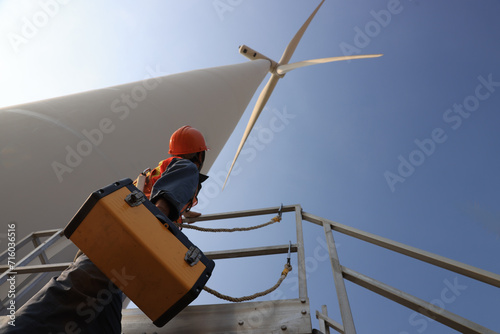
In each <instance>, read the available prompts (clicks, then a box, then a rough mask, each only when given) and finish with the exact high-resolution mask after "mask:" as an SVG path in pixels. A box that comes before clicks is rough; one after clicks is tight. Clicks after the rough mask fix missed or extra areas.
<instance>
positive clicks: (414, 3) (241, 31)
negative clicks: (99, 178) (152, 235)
mask: <svg viewBox="0 0 500 334" xmlns="http://www.w3.org/2000/svg"><path fill="white" fill-rule="evenodd" d="M54 3H55V2H54V1H50V0H45V1H40V2H38V1H2V2H1V3H0V22H2V23H1V31H0V36H1V38H0V48H1V50H2V53H1V55H0V73H1V75H0V89H1V92H2V95H1V99H0V106H9V105H13V104H18V103H24V102H30V101H34V100H39V99H44V98H50V97H55V96H62V95H67V94H70V93H76V92H80V91H85V90H90V89H96V88H102V87H108V86H112V85H117V84H121V83H128V82H132V81H137V80H141V79H143V78H144V76H145V75H147V74H148V73H147V69H148V68H155V69H157V70H158V71H159V72H160V73H162V74H172V73H179V72H183V71H188V70H193V69H199V68H206V67H214V66H221V65H227V64H236V63H241V62H245V61H247V60H246V58H243V57H242V56H241V55H239V54H238V46H239V45H241V44H246V45H248V46H251V47H253V48H254V49H256V50H258V51H260V52H261V53H263V54H265V55H266V56H268V57H270V58H273V59H275V60H279V58H280V57H281V54H282V52H283V51H284V49H285V47H286V45H287V44H288V42H289V40H290V39H291V38H292V37H293V35H294V34H295V32H296V31H297V30H298V29H299V27H300V26H301V25H302V23H303V22H304V21H305V19H306V18H307V17H308V16H309V14H310V13H311V12H312V11H313V10H314V8H315V6H316V5H317V4H318V3H319V1H299V0H294V1H283V0H279V1H278V0H275V1H265V0H232V1H229V0H211V1H199V0H195V1H189V2H188V1H144V2H139V1H112V2H106V3H105V4H102V3H101V2H98V1H77V0H73V1H67V2H65V1H61V2H60V3H59V2H58V5H57V6H56V5H54ZM49 4H50V5H49ZM43 11H45V12H46V13H49V14H50V15H49V16H47V17H49V18H48V19H47V20H46V21H44V20H42V21H36V20H37V17H38V19H41V16H40V15H42V14H40V13H42V12H43ZM499 11H500V4H499V3H498V2H496V1H493V0H485V1H480V2H478V1H474V2H473V1H465V0H458V1H454V2H450V1H442V0H438V1H421V0H401V1H395V0H380V1H379V0H376V1H361V0H358V1H355V0H350V1H347V0H337V1H332V0H327V1H326V2H325V4H324V5H323V7H322V8H321V10H320V11H319V12H318V14H317V15H316V18H315V19H314V20H313V22H312V23H311V25H310V27H309V29H308V30H307V32H306V34H305V35H304V37H303V39H302V41H301V43H300V44H299V46H298V48H297V50H296V52H295V54H294V56H293V57H292V60H291V61H292V62H294V61H300V60H306V59H314V58H322V57H333V56H342V55H344V54H346V53H347V54H350V53H352V54H372V53H383V54H384V56H383V57H381V58H377V59H367V60H355V61H350V62H336V63H331V64H323V65H317V66H313V67H308V68H303V69H298V70H295V71H293V72H291V73H288V74H287V75H286V76H285V77H284V78H283V79H282V80H280V82H279V83H278V86H277V87H276V89H275V91H274V93H273V95H272V97H271V99H270V100H269V102H268V104H267V108H266V109H265V110H264V112H263V113H262V115H261V117H260V119H259V121H258V122H257V124H256V127H255V129H254V131H253V132H252V135H251V140H250V141H249V143H248V144H247V146H245V151H244V152H245V153H242V155H241V156H240V159H239V162H240V168H239V170H238V171H237V172H238V173H234V174H233V175H232V177H231V178H230V182H229V183H228V185H227V187H226V189H225V190H224V191H223V192H222V191H221V186H220V183H221V181H219V180H220V177H221V175H224V176H225V171H226V170H227V164H228V163H229V162H230V161H231V160H232V158H233V156H234V153H235V151H236V148H237V146H238V144H239V140H240V138H241V135H242V134H243V130H244V127H245V125H246V121H247V120H248V118H249V116H250V112H251V107H253V104H254V103H255V100H256V96H255V97H254V99H253V100H252V102H251V103H250V107H249V108H248V109H247V111H246V113H245V114H244V115H243V118H242V120H241V121H240V123H239V125H238V126H237V128H236V129H235V131H234V133H233V135H232V136H231V138H230V140H229V141H228V143H227V144H226V147H225V148H224V150H223V151H222V152H221V154H220V156H219V157H218V159H217V161H216V163H215V164H214V165H213V167H212V169H211V170H210V172H209V175H211V176H212V180H211V181H208V183H207V184H206V186H205V189H204V190H203V193H202V194H201V196H200V197H201V199H202V200H201V201H200V205H199V211H201V212H203V213H216V212H227V211H236V210H246V209H256V208H262V207H270V206H278V205H279V204H280V203H284V204H301V205H302V207H303V209H304V211H306V212H310V213H313V214H315V215H318V216H322V217H325V218H328V219H331V220H334V221H337V222H339V223H342V224H345V225H349V226H352V227H356V228H359V229H363V230H366V231H369V232H372V233H375V234H377V235H380V236H383V237H387V238H390V239H393V240H395V241H399V242H402V243H405V244H409V245H411V246H414V247H417V248H421V249H424V250H427V251H430V252H434V253H437V254H439V255H443V256H446V257H449V258H451V259H454V260H457V261H461V262H464V263H467V264H470V265H473V266H476V267H479V268H482V269H485V270H488V271H492V272H495V273H500V264H499V263H498V261H497V260H496V254H499V252H500V243H499V237H500V210H499V209H498V201H499V190H498V189H500V177H499V175H498V171H499V170H500V158H499V154H498V144H499V143H500V134H499V131H498V130H497V128H498V123H499V121H500V116H499V114H498V112H499V110H500V70H499V67H498V64H499V62H498V60H499V59H500V45H499V42H498V31H500V22H499V21H498V13H499ZM387 13H390V17H389V16H388V15H387ZM34 23H37V24H38V26H34V27H35V28H34V29H33V28H31V30H30V27H29V26H30V25H34ZM23 33H24V34H25V35H23ZM14 34H16V35H17V36H23V39H16V38H18V37H13V36H14ZM21 40H22V42H20V41H21ZM265 81H266V80H265ZM262 87H263V85H262V86H261V88H260V89H262ZM194 98H195V97H194ZM221 98H223V97H221ZM131 177H134V176H131ZM269 218H270V217H262V218H254V219H251V220H244V222H243V223H245V224H258V223H261V222H265V221H267V220H268V219H269ZM285 218H286V219H284V221H283V222H281V223H280V225H278V226H272V227H268V228H267V229H266V230H261V231H259V232H251V233H241V234H236V235H207V234H202V233H201V232H195V231H187V232H186V234H187V235H188V236H189V237H190V239H191V240H192V241H193V242H194V243H196V244H197V245H198V246H200V248H202V249H203V250H206V251H209V250H218V249H232V248H239V247H242V248H246V247H256V246H264V245H276V244H285V243H288V240H292V241H294V240H295V236H294V233H295V232H294V231H295V229H294V217H293V216H292V215H285ZM221 224H224V225H226V224H227V222H221V223H218V225H221ZM206 225H209V224H208V223H207V224H206ZM322 235H323V231H322V229H321V228H319V227H317V226H315V225H311V224H308V223H305V238H306V247H307V254H306V255H307V256H308V258H309V259H310V262H309V263H310V265H311V266H312V268H310V269H311V275H310V277H309V281H308V282H309V295H310V301H311V311H312V312H314V311H315V310H316V309H320V308H321V305H322V304H327V305H328V308H329V311H330V316H331V317H332V318H333V319H335V320H337V321H340V316H339V312H338V306H337V301H336V297H335V292H334V291H335V290H334V287H333V279H332V274H331V268H330V264H329V261H328V260H325V259H324V258H323V257H321V258H318V257H317V256H316V258H315V255H314V254H315V253H314V251H315V250H316V249H320V250H321V249H322V242H321V241H319V240H321V239H318V237H322ZM335 238H336V241H337V243H338V244H339V245H340V246H339V255H340V260H341V263H342V264H343V265H344V266H347V267H349V268H352V269H354V270H356V271H360V272H362V273H364V274H366V275H368V276H371V277H373V278H375V279H377V280H380V281H382V282H384V283H388V284H392V285H394V286H395V287H397V288H399V289H402V290H404V291H406V292H409V293H412V294H414V295H416V296H417V297H419V298H422V299H425V300H427V301H433V300H441V301H442V302H443V303H444V305H445V308H446V309H447V310H449V311H451V312H455V313H457V314H458V315H461V316H463V317H466V318H470V319H471V320H473V321H475V322H478V323H479V324H481V325H484V326H486V327H489V328H491V329H493V330H495V331H500V324H499V322H498V319H497V318H498V317H497V314H498V311H497V310H498V309H499V307H500V293H499V291H498V289H497V288H494V287H491V286H488V285H486V284H483V283H475V282H473V281H471V280H470V279H468V278H465V277H463V276H460V275H458V274H455V273H452V272H449V271H445V270H437V269H434V268H433V267H431V266H430V265H425V264H422V263H420V262H418V261H413V260H407V259H405V258H403V257H402V256H399V255H394V254H392V253H390V252H389V251H386V250H379V249H377V248H376V247H374V246H371V245H367V244H365V243H362V242H358V241H356V240H352V239H351V238H349V237H345V236H342V235H338V234H335ZM318 247H319V248H318ZM294 261H296V260H295V259H294ZM284 262H285V256H284V255H283V256H273V257H270V258H269V259H264V258H253V259H248V260H237V261H236V260H235V261H233V260H221V261H218V262H217V267H216V270H215V272H214V275H213V277H212V279H211V280H210V281H209V284H208V285H209V286H210V287H212V288H215V289H217V290H220V291H221V292H223V293H227V294H230V295H235V296H241V295H245V294H251V293H253V292H256V291H258V290H264V289H265V288H267V287H269V286H271V285H272V284H274V282H275V281H276V279H277V277H278V275H279V272H280V271H281V269H282V265H283V264H284ZM316 264H317V268H316ZM291 275H292V278H293V277H296V276H294V275H296V272H292V274H291ZM450 282H457V284H459V285H460V286H461V287H465V288H463V289H462V290H460V291H459V292H458V294H456V295H455V297H456V298H453V301H452V302H451V301H450V302H444V301H443V298H442V292H443V290H444V289H445V288H446V287H447V286H448V285H447V284H448V283H450ZM347 289H348V293H349V296H350V302H351V307H352V309H353V314H354V320H355V323H356V327H357V329H358V332H359V333H380V332H384V333H398V334H403V333H453V331H452V330H449V329H447V328H446V327H444V326H442V325H440V324H438V323H436V322H434V321H427V320H423V319H424V318H422V317H421V316H416V315H414V312H413V311H411V310H408V309H406V308H404V307H402V306H399V305H397V304H395V303H393V302H390V301H385V300H384V299H383V298H382V297H378V296H377V295H375V294H374V293H371V292H369V291H366V290H364V289H363V288H360V287H357V286H355V285H353V284H350V283H347ZM281 291H282V292H283V294H284V295H285V296H286V297H288V298H295V297H296V295H297V291H296V290H295V289H294V286H293V284H290V283H289V284H288V285H287V284H285V283H284V287H283V288H282V290H281ZM264 299H265V298H264ZM445 299H446V298H445ZM450 299H451V298H447V299H446V301H449V300H450ZM217 302H218V301H217V300H216V299H215V298H212V297H211V296H207V295H205V294H202V295H201V296H200V297H199V299H198V300H197V303H217ZM313 326H314V327H316V328H317V327H318V325H317V320H316V319H314V317H313Z"/></svg>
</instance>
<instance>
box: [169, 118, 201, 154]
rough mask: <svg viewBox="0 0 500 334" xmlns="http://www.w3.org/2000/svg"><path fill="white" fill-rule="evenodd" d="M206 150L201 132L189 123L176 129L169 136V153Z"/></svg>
mask: <svg viewBox="0 0 500 334" xmlns="http://www.w3.org/2000/svg"><path fill="white" fill-rule="evenodd" d="M206 150H208V148H207V144H206V143H205V138H203V135H202V134H201V132H200V131H199V130H197V129H195V128H193V127H191V126H189V125H186V126H183V127H182V128H180V129H178V130H176V131H175V132H174V133H173V134H172V137H170V145H169V150H168V153H169V154H173V155H179V154H189V153H197V152H201V151H206Z"/></svg>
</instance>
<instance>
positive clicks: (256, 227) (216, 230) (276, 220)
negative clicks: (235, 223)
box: [178, 216, 281, 232]
mask: <svg viewBox="0 0 500 334" xmlns="http://www.w3.org/2000/svg"><path fill="white" fill-rule="evenodd" d="M279 221H281V217H280V216H276V217H274V218H272V219H271V220H270V221H268V222H267V223H264V224H260V225H256V226H250V227H235V228H206V227H200V226H196V225H187V224H182V225H178V226H180V227H182V228H189V229H192V230H196V231H202V232H241V231H251V230H256V229H258V228H261V227H265V226H268V225H271V224H274V223H277V222H279Z"/></svg>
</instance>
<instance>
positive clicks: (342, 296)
mask: <svg viewBox="0 0 500 334" xmlns="http://www.w3.org/2000/svg"><path fill="white" fill-rule="evenodd" d="M323 229H324V231H325V237H326V243H327V245H328V253H329V254H330V261H331V264H332V271H333V280H334V282H335V290H336V291H337V298H338V301H339V306H340V315H341V317H342V326H343V327H344V332H345V333H346V334H355V333H356V328H355V327H354V320H353V318H352V313H351V306H350V305H349V298H348V297H347V291H346V289H345V282H344V277H343V276H342V268H341V267H340V261H339V256H338V254H337V248H336V247H335V241H334V239H333V233H332V227H331V225H330V224H329V223H326V222H323Z"/></svg>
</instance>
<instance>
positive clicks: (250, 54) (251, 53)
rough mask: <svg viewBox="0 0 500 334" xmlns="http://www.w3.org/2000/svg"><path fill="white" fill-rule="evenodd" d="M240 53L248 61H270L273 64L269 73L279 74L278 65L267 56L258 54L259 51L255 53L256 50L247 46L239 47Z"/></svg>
mask: <svg viewBox="0 0 500 334" xmlns="http://www.w3.org/2000/svg"><path fill="white" fill-rule="evenodd" d="M239 52H240V53H241V54H242V55H243V56H245V57H247V58H248V59H250V60H256V59H266V60H269V62H270V63H271V66H270V67H269V72H270V73H271V74H277V72H276V71H277V68H278V63H277V62H276V61H274V60H272V59H271V58H269V57H267V56H264V55H263V54H262V53H260V52H258V51H255V50H254V49H252V48H251V47H249V46H247V45H241V46H240V47H239ZM283 76H284V75H280V77H283Z"/></svg>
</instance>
